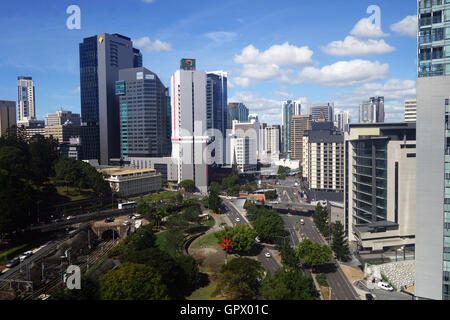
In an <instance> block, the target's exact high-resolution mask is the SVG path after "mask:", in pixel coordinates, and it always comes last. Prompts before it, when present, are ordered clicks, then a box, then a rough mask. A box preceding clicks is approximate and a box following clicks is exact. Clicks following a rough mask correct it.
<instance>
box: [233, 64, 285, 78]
mask: <svg viewBox="0 0 450 320" xmlns="http://www.w3.org/2000/svg"><path fill="white" fill-rule="evenodd" d="M279 74H280V67H279V66H277V65H276V64H266V65H257V64H245V65H244V67H243V68H242V71H241V75H242V76H243V77H246V78H251V79H256V80H268V79H272V78H274V77H277V76H278V75H279Z"/></svg>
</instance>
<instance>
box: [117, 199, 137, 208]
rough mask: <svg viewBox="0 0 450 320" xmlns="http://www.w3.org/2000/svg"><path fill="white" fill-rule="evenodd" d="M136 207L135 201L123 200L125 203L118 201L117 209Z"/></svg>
mask: <svg viewBox="0 0 450 320" xmlns="http://www.w3.org/2000/svg"><path fill="white" fill-rule="evenodd" d="M136 208H137V202H134V201H132V202H125V203H119V205H118V209H119V210H123V209H136Z"/></svg>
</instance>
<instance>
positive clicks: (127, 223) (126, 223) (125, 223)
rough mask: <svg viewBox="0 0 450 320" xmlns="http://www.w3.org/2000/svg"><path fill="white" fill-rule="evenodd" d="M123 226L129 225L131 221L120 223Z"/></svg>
mask: <svg viewBox="0 0 450 320" xmlns="http://www.w3.org/2000/svg"><path fill="white" fill-rule="evenodd" d="M122 224H123V225H124V226H131V222H130V221H125V222H124V223H122Z"/></svg>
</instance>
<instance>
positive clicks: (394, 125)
mask: <svg viewBox="0 0 450 320" xmlns="http://www.w3.org/2000/svg"><path fill="white" fill-rule="evenodd" d="M349 127H350V129H351V128H381V129H416V123H414V122H388V123H386V122H383V123H382V122H378V123H350V124H349Z"/></svg>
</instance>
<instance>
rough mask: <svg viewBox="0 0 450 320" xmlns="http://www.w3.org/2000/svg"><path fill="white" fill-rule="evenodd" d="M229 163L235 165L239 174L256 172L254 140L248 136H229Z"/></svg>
mask: <svg viewBox="0 0 450 320" xmlns="http://www.w3.org/2000/svg"><path fill="white" fill-rule="evenodd" d="M229 141H230V159H229V163H230V164H232V165H237V167H238V168H239V172H249V171H256V169H257V160H256V152H255V149H256V145H255V144H256V140H255V139H252V138H250V137H248V136H245V137H242V136H237V135H231V137H230V139H229Z"/></svg>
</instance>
